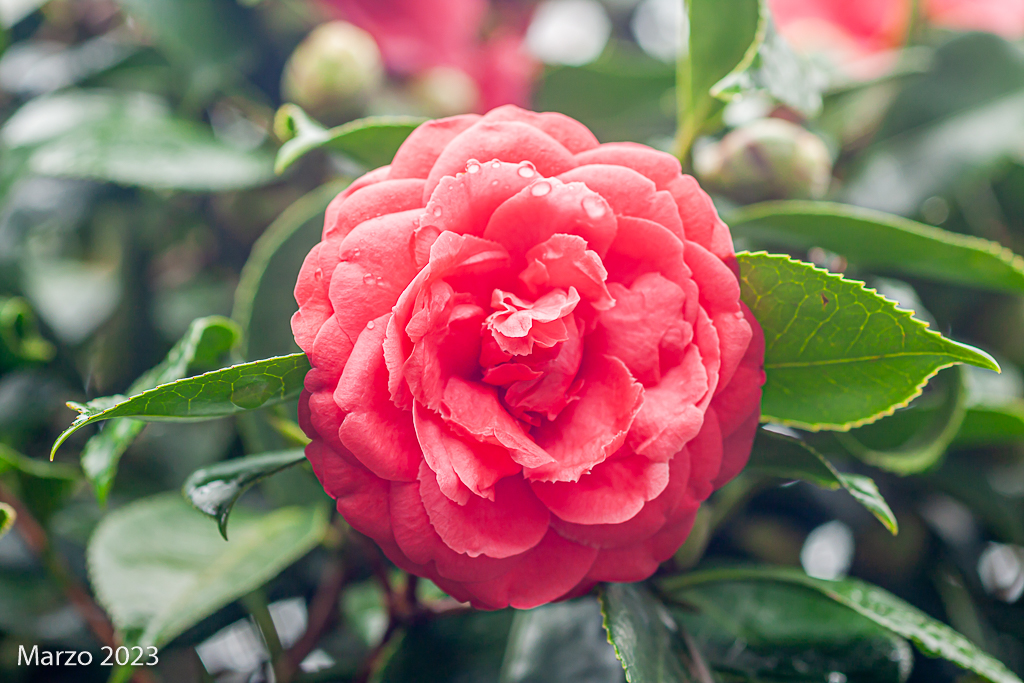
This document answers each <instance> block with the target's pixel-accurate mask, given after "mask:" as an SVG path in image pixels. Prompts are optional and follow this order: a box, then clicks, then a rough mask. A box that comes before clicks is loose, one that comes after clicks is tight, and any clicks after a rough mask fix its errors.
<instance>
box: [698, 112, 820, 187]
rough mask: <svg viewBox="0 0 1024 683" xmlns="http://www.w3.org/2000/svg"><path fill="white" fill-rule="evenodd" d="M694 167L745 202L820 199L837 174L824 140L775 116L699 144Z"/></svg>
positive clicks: (705, 180)
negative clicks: (711, 141) (704, 143)
mask: <svg viewBox="0 0 1024 683" xmlns="http://www.w3.org/2000/svg"><path fill="white" fill-rule="evenodd" d="M693 165H694V170H695V171H696V172H697V176H698V177H699V178H700V181H701V183H702V184H703V185H705V186H706V187H709V188H710V189H712V190H713V191H716V192H720V193H721V194H723V195H725V196H727V197H729V198H730V199H735V200H736V201H739V202H744V203H750V202H758V201H765V200H768V199H820V198H821V197H823V196H824V195H825V192H826V191H827V190H828V185H829V181H830V180H831V178H832V157H831V155H830V154H829V151H828V148H827V147H826V146H825V143H824V142H822V140H821V138H819V137H818V136H817V135H814V134H813V133H810V132H808V131H807V130H805V129H803V128H801V127H800V126H798V125H796V124H794V123H790V122H789V121H784V120H782V119H774V118H770V119H759V120H757V121H753V122H751V123H749V124H746V125H743V126H740V127H739V128H736V129H735V130H733V131H732V132H730V133H729V134H728V135H726V136H725V137H724V138H722V140H721V141H720V142H717V143H712V144H709V145H706V146H704V147H702V148H698V149H697V150H695V152H694V159H693Z"/></svg>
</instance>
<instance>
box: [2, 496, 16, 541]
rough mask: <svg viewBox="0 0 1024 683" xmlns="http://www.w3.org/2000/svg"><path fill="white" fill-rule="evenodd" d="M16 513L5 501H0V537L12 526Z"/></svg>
mask: <svg viewBox="0 0 1024 683" xmlns="http://www.w3.org/2000/svg"><path fill="white" fill-rule="evenodd" d="M17 519H18V513H17V512H15V511H14V508H12V507H11V506H10V505H8V504H7V503H0V538H3V536H4V534H6V533H7V532H8V531H10V530H11V529H12V528H13V527H14V522H15V521H16V520H17Z"/></svg>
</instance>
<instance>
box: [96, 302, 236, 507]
mask: <svg viewBox="0 0 1024 683" xmlns="http://www.w3.org/2000/svg"><path fill="white" fill-rule="evenodd" d="M239 336H240V333H239V330H238V326H237V325H236V324H235V323H234V322H232V321H231V320H228V319H227V318H223V317H221V316H210V317H207V318H199V319H198V320H194V321H192V324H191V325H189V328H188V331H186V332H185V335H184V336H183V337H182V338H181V340H180V341H179V342H178V343H177V344H175V346H174V348H172V349H171V350H170V352H169V353H168V354H167V357H166V358H165V359H164V360H163V362H161V363H160V364H159V365H157V366H156V367H154V368H153V369H151V370H149V371H148V372H147V373H145V374H144V375H142V376H141V377H139V379H137V380H136V381H135V382H134V383H133V384H132V385H131V387H129V388H128V395H129V396H134V395H136V394H140V393H142V392H143V391H146V390H148V389H152V388H153V387H155V386H158V385H160V384H166V383H167V382H173V381H175V380H178V379H181V378H182V377H184V376H185V375H186V374H188V372H189V370H190V369H194V368H209V367H211V366H216V365H217V363H219V362H220V359H221V357H222V356H223V355H224V354H226V353H227V352H228V351H230V350H231V349H232V348H233V347H234V346H235V344H237V343H238V339H239ZM143 427H145V423H144V422H141V421H139V420H132V419H129V418H119V419H115V420H113V421H111V422H110V423H108V424H107V425H105V426H104V428H103V429H102V431H100V432H99V433H98V434H96V435H95V436H93V437H92V438H91V439H89V440H88V441H87V442H86V443H85V447H84V448H83V449H82V469H83V470H84V471H85V476H86V478H87V479H88V480H89V483H91V484H92V487H93V490H94V491H95V492H96V498H97V500H99V502H100V504H101V505H102V504H104V503H106V500H107V495H108V494H109V493H110V487H111V486H113V483H114V477H115V476H116V474H117V465H118V462H120V460H121V456H122V455H123V454H124V452H125V450H127V448H128V446H130V445H131V444H132V442H133V441H134V440H135V437H137V436H138V435H139V433H140V432H142V429H143Z"/></svg>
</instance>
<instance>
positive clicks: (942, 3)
mask: <svg viewBox="0 0 1024 683" xmlns="http://www.w3.org/2000/svg"><path fill="white" fill-rule="evenodd" d="M769 6H770V7H771V11H772V15H773V16H774V17H775V20H776V22H777V23H778V25H779V30H780V31H781V32H782V34H783V35H784V36H786V38H787V39H788V40H789V41H790V42H791V43H792V44H793V45H795V46H796V47H797V48H799V49H801V50H804V51H808V52H822V53H825V54H828V55H831V56H832V57H833V58H834V60H835V61H836V62H837V63H838V64H840V65H847V64H849V63H850V62H852V61H856V60H857V59H861V58H864V57H868V56H870V55H873V54H876V53H878V52H884V51H886V50H891V49H893V48H898V47H900V46H901V45H903V43H904V41H905V40H906V37H907V35H906V34H907V30H908V27H909V25H910V17H911V11H912V3H911V1H910V0H769ZM922 11H923V12H924V19H925V20H926V21H928V22H929V23H931V24H934V25H936V26H942V27H945V28H952V29H959V30H965V31H990V32H992V33H997V34H999V35H1002V36H1004V37H1006V38H1020V37H1021V36H1024V0H923V2H922Z"/></svg>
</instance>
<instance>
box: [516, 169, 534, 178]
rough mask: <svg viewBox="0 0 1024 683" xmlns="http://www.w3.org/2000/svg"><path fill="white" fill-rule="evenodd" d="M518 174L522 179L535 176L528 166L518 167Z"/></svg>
mask: <svg viewBox="0 0 1024 683" xmlns="http://www.w3.org/2000/svg"><path fill="white" fill-rule="evenodd" d="M518 173H519V175H520V177H523V178H532V177H533V176H535V175H536V174H537V172H536V171H535V170H533V169H532V168H531V167H529V166H520V167H519V171H518Z"/></svg>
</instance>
